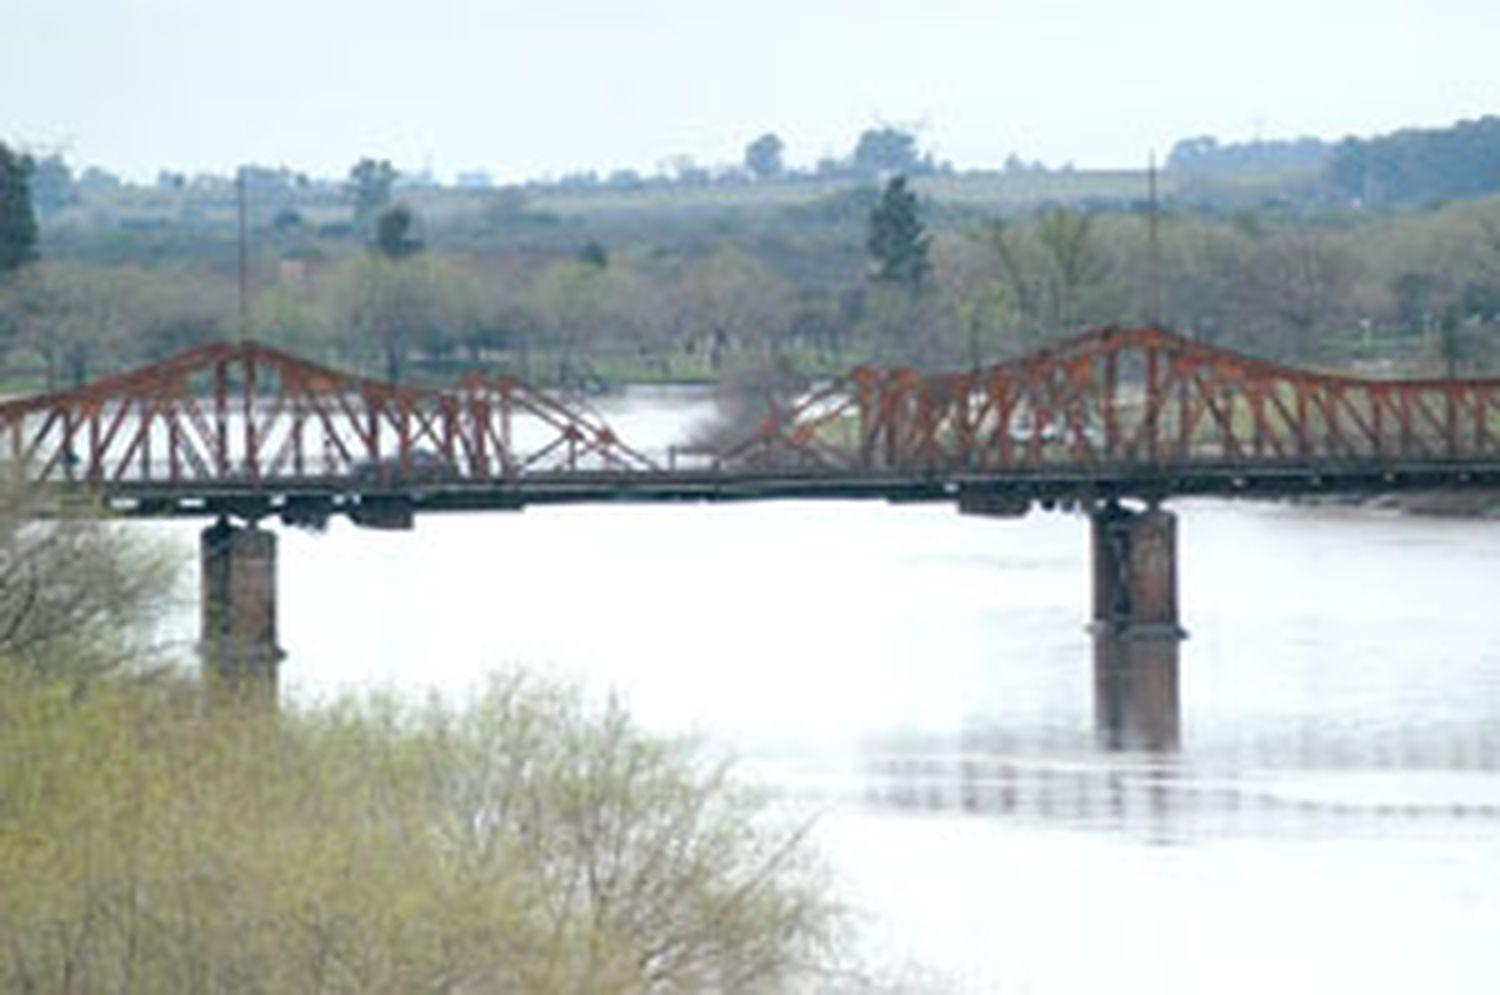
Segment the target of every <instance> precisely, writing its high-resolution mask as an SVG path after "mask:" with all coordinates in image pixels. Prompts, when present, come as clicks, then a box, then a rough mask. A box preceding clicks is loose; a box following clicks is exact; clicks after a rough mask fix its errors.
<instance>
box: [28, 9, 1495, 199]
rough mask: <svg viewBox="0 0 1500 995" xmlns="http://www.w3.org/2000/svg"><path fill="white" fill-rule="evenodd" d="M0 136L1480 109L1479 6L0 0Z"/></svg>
mask: <svg viewBox="0 0 1500 995" xmlns="http://www.w3.org/2000/svg"><path fill="white" fill-rule="evenodd" d="M0 15H3V16H0V138H4V139H6V140H9V141H11V142H21V143H24V144H26V145H28V146H31V147H33V148H39V149H44V150H45V149H49V148H60V149H61V150H62V151H63V152H64V153H65V154H66V155H67V156H68V158H69V159H70V160H71V161H73V162H75V163H79V164H97V165H102V166H105V167H107V168H110V169H113V170H116V171H118V172H122V173H125V174H127V175H130V176H132V177H136V178H151V177H154V176H155V174H156V171H157V170H158V169H159V168H162V167H172V168H174V169H180V170H185V171H188V172H194V171H197V170H202V169H210V170H215V171H228V170H229V169H231V168H232V167H233V166H234V165H235V164H237V163H241V162H255V163H261V164H265V165H278V164H285V165H288V166H291V167H293V168H295V169H300V170H307V171H309V172H312V173H315V174H318V175H340V176H341V175H343V174H344V173H346V172H347V170H348V168H349V166H350V164H351V163H353V162H354V161H355V160H356V159H358V158H359V157H361V156H365V155H372V156H377V157H385V158H390V159H392V160H393V161H394V162H395V163H396V164H397V166H398V167H401V168H405V169H416V168H421V167H422V166H424V165H430V166H431V167H432V168H433V169H434V170H435V171H437V172H438V173H439V175H441V176H444V177H449V176H451V175H452V174H453V173H455V172H457V171H461V170H469V169H481V168H482V169H487V170H489V171H490V172H492V173H493V174H494V175H495V176H496V177H497V178H498V179H501V180H516V179H523V178H528V177H534V176H539V175H543V174H549V173H550V174H558V173H562V172H565V171H568V170H573V169H579V168H594V169H599V170H601V171H603V170H608V169H611V168H617V167H629V168H634V169H639V170H642V171H654V170H655V169H656V168H657V167H658V165H659V164H660V163H661V162H662V161H663V160H665V159H667V158H668V157H671V156H674V155H689V156H692V157H693V158H694V159H696V160H698V161H699V162H701V163H728V162H736V161H739V159H740V157H741V154H742V151H743V149H744V146H745V144H746V143H747V142H748V141H750V140H751V139H753V138H754V137H755V136H756V135H758V134H760V133H762V132H764V131H768V130H769V131H775V132H777V133H778V134H779V135H781V136H782V138H783V139H784V140H785V141H786V143H787V158H788V160H789V161H791V162H793V163H797V164H811V163H812V162H814V161H815V160H817V159H818V158H820V157H822V156H827V155H843V154H845V153H847V152H848V151H849V149H851V148H852V146H853V144H854V141H855V139H856V137H857V136H858V134H859V132H860V131H861V130H862V129H864V128H867V127H870V126H871V125H874V124H877V123H882V122H889V123H894V124H899V125H902V126H908V127H914V128H916V129H917V130H918V131H919V133H920V135H921V137H922V141H923V144H924V145H925V146H927V147H929V148H931V149H933V150H934V151H935V152H936V153H937V155H938V156H939V157H940V158H945V159H951V160H952V161H953V162H954V163H955V164H957V165H959V166H963V167H968V166H986V165H999V164H1000V163H1001V162H1002V161H1003V160H1004V158H1005V156H1006V155H1007V154H1009V153H1011V152H1012V151H1014V152H1018V153H1020V154H1021V155H1022V156H1024V157H1026V158H1028V159H1033V158H1040V159H1043V160H1046V161H1047V162H1049V163H1051V164H1054V165H1058V164H1061V163H1063V162H1069V161H1071V162H1074V163H1076V164H1077V165H1079V166H1081V167H1083V166H1131V165H1140V164H1142V163H1143V162H1144V161H1145V160H1146V157H1147V155H1148V154H1149V152H1150V151H1151V150H1152V149H1153V148H1155V149H1156V150H1158V151H1159V152H1160V153H1163V154H1164V153H1165V152H1166V151H1167V150H1168V149H1169V148H1170V146H1171V143H1172V142H1173V141H1175V140H1176V139H1178V138H1183V137H1187V136H1191V135H1195V134H1202V133H1213V134H1217V135H1219V136H1221V137H1224V138H1229V139H1243V138H1249V137H1251V136H1253V135H1256V134H1260V135H1263V136H1265V137H1288V136H1295V135H1300V134H1313V135H1318V136H1321V137H1339V136H1342V135H1345V134H1350V133H1353V134H1369V133H1373V132H1378V131H1382V130H1388V129H1392V128H1395V127H1398V126H1402V125H1407V124H1420V125H1438V124H1446V123H1450V122H1452V121H1454V120H1456V119H1458V118H1462V117H1475V116H1479V115H1481V114H1486V113H1491V112H1495V113H1500V61H1497V60H1496V59H1495V56H1494V46H1495V44H1496V39H1497V38H1500V0H1244V2H1238V3H1224V2H1219V0H1155V2H1153V0H1141V2H1136V3H1127V2H1118V3H1117V2H1110V0H1025V2H1012V0H989V2H981V0H903V2H896V0H860V2H843V0H832V2H819V0H742V2H739V3H725V2H720V0H697V2H692V0H629V2H610V0H543V2H536V3H522V2H516V0H488V2H486V0H400V2H398V0H253V2H243V3H240V2H233V3H231V2H225V0H0Z"/></svg>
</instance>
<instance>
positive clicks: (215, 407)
mask: <svg viewBox="0 0 1500 995" xmlns="http://www.w3.org/2000/svg"><path fill="white" fill-rule="evenodd" d="M0 453H3V455H4V457H5V458H6V459H8V460H9V461H11V462H12V463H13V464H20V465H24V466H26V467H27V468H28V473H29V475H30V476H31V478H32V479H34V480H37V481H40V482H54V481H70V482H84V483H89V484H93V485H96V486H100V487H105V488H108V487H113V486H119V485H124V484H136V485H141V484H151V483H159V484H166V485H176V486H182V487H187V486H192V485H194V484H199V485H220V484H225V483H236V482H237V483H251V484H253V483H274V482H316V481H320V480H324V481H338V480H348V479H351V478H353V479H358V480H364V481H368V482H380V481H389V480H397V479H413V478H429V479H432V480H473V481H484V480H490V479H513V478H516V477H519V476H523V475H525V474H528V473H540V472H577V471H587V470H596V471H610V472H621V471H629V470H647V469H651V468H652V466H653V464H652V463H651V461H650V460H648V459H647V458H646V457H645V456H643V455H642V454H640V453H638V452H636V451H635V450H634V449H632V448H630V447H629V446H628V445H626V444H625V443H623V442H622V441H621V440H620V439H619V438H617V437H616V436H615V434H614V432H613V431H612V430H611V429H610V428H609V426H608V425H607V424H605V423H604V421H603V420H602V419H600V418H599V417H597V416H596V415H594V414H592V413H591V412H589V411H587V410H585V409H584V408H582V407H580V406H579V405H576V404H573V405H569V404H564V403H563V402H561V401H559V400H557V399H556V398H554V397H552V396H550V395H548V394H545V393H542V392H541V391H537V390H534V389H532V388H530V387H528V386H526V385H525V384H523V383H521V382H519V381H517V380H515V379H511V378H498V379H484V378H480V377H469V378H466V379H465V380H464V381H463V382H462V383H461V384H460V385H459V386H458V387H456V388H453V389H448V390H425V389H419V388H415V387H407V386H400V385H392V384H387V383H381V382H378V381H375V380H369V379H364V378H360V377H354V376H349V375H346V374H343V373H339V372H337V371H334V370H331V369H328V368H326V367H323V366H319V365H317V364H315V363H309V362H307V361H305V360H301V359H298V358H296V357H294V356H291V355H289V354H287V353H285V352H281V351H279V350H277V349H274V348H271V347H270V346H266V345H263V344H260V343H257V342H253V341H249V342H243V343H239V344H230V343H213V344H209V345H204V346H200V347H198V348H195V349H192V350H190V351H188V352H186V353H183V354H182V355H179V356H177V357H175V358H173V359H169V360H167V361H165V362H162V363H158V364H156V365H154V366H148V367H145V368H143V369H139V370H135V371H133V372H129V373H125V374H122V375H119V376H113V377H107V378H104V379H102V380H98V381H95V382H93V383H90V384H87V385H85V386H83V387H80V388H78V389H76V390H67V391H62V392H59V393H53V394H44V395H39V396H35V397H28V398H21V399H17V400H12V401H8V402H5V403H3V404H0Z"/></svg>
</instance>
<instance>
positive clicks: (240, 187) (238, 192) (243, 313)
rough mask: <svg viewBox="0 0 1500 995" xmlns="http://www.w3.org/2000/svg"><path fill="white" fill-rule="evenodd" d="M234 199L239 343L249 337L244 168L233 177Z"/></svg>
mask: <svg viewBox="0 0 1500 995" xmlns="http://www.w3.org/2000/svg"><path fill="white" fill-rule="evenodd" d="M234 190H235V199H236V200H237V201H238V205H239V219H240V341H241V342H243V341H245V340H246V339H248V338H249V337H250V261H249V255H250V253H249V235H248V234H247V232H246V228H247V227H248V226H247V225H246V223H245V215H246V210H245V167H244V166H241V167H240V168H239V171H238V172H237V173H235V177H234Z"/></svg>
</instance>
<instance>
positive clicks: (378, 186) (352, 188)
mask: <svg viewBox="0 0 1500 995" xmlns="http://www.w3.org/2000/svg"><path fill="white" fill-rule="evenodd" d="M397 175H398V174H397V172H396V169H395V167H394V166H392V165H391V164H390V161H389V160H387V159H361V160H359V162H357V163H355V164H354V168H352V169H350V170H349V196H350V198H352V199H353V201H354V219H355V220H356V221H358V222H360V223H361V224H364V223H366V222H368V221H369V220H370V219H371V218H373V217H375V216H377V215H378V214H379V213H380V212H381V211H382V210H384V209H385V207H386V205H388V204H389V203H390V202H391V188H392V187H393V186H395V183H396V176H397Z"/></svg>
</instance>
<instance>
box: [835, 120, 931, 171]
mask: <svg viewBox="0 0 1500 995" xmlns="http://www.w3.org/2000/svg"><path fill="white" fill-rule="evenodd" d="M853 164H854V169H855V171H856V172H858V173H862V174H864V175H867V176H877V175H880V174H882V173H918V172H922V171H923V170H924V169H925V168H926V164H924V163H923V161H922V159H921V158H920V157H919V156H918V155H917V138H916V136H915V135H913V134H911V133H910V132H907V131H902V130H901V129H899V128H892V127H889V126H887V127H882V128H868V129H866V130H865V131H863V132H861V133H860V136H859V141H858V142H857V143H856V144H855V146H854V160H853Z"/></svg>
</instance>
